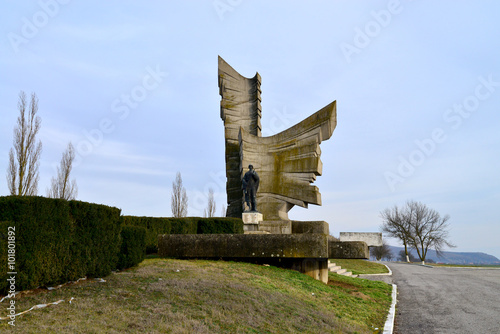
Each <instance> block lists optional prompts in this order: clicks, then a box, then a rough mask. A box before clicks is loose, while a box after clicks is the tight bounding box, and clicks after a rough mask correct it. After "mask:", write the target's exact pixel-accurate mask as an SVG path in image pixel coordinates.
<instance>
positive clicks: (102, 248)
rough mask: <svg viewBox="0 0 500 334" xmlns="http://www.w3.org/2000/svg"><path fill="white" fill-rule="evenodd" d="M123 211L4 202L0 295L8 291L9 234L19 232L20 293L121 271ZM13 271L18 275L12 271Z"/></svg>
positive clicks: (27, 200)
mask: <svg viewBox="0 0 500 334" xmlns="http://www.w3.org/2000/svg"><path fill="white" fill-rule="evenodd" d="M120 222H121V220H120V210H119V209H117V208H112V207H108V206H105V205H98V204H91V203H85V202H79V201H69V202H68V201H66V200H62V199H52V198H45V197H36V196H22V197H20V196H7V197H0V236H1V237H0V268H3V269H2V270H1V271H0V293H4V292H6V291H7V281H6V279H7V272H8V271H7V270H5V268H7V250H8V242H9V240H8V229H9V227H10V228H11V229H14V230H15V272H17V274H16V290H17V291H21V290H26V289H32V288H36V287H38V286H46V285H55V284H59V283H64V282H67V281H68V280H75V279H76V278H79V277H83V276H90V277H100V276H106V275H108V274H109V273H110V272H111V270H112V269H115V268H116V264H117V260H118V250H119V246H120V244H119V242H120V237H119V233H120ZM11 271H13V270H11Z"/></svg>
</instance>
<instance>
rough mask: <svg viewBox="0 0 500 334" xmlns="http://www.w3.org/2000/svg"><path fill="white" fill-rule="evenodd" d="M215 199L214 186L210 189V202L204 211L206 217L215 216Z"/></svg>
mask: <svg viewBox="0 0 500 334" xmlns="http://www.w3.org/2000/svg"><path fill="white" fill-rule="evenodd" d="M215 207H216V204H215V199H214V190H213V189H212V188H209V189H208V204H207V208H206V209H205V211H204V216H205V217H209V218H210V217H214V216H215Z"/></svg>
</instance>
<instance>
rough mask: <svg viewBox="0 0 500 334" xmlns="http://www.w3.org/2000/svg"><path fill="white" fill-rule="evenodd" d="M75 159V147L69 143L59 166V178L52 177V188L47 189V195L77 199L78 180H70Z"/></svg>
mask: <svg viewBox="0 0 500 334" xmlns="http://www.w3.org/2000/svg"><path fill="white" fill-rule="evenodd" d="M73 160H75V148H74V147H73V144H71V143H69V144H68V147H67V149H66V151H65V152H64V153H63V155H62V158H61V165H60V167H57V178H54V177H53V178H52V183H51V187H50V189H47V197H50V198H62V199H65V200H72V199H75V198H76V196H77V194H78V187H77V185H76V180H74V179H73V180H72V181H70V174H71V170H72V169H73Z"/></svg>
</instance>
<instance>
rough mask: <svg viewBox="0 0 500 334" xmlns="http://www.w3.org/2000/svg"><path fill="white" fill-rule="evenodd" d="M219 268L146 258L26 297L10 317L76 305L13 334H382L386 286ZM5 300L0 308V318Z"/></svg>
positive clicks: (21, 323) (25, 322)
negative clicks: (100, 279)
mask: <svg viewBox="0 0 500 334" xmlns="http://www.w3.org/2000/svg"><path fill="white" fill-rule="evenodd" d="M330 278H331V282H330V284H329V285H325V284H323V283H321V282H319V281H316V280H314V279H312V278H310V277H308V276H306V275H302V274H300V273H298V272H294V271H290V270H284V269H279V268H275V267H266V266H258V265H252V264H246V263H234V262H223V261H183V260H167V259H147V260H145V261H144V262H142V263H141V264H140V265H139V266H138V267H136V268H133V269H131V270H128V271H124V272H120V273H115V274H112V275H110V276H108V277H106V283H96V282H87V283H83V284H77V285H69V286H66V287H64V288H61V289H58V290H54V291H48V292H42V293H39V294H32V295H26V296H24V297H21V298H19V299H18V300H17V301H16V307H17V311H18V312H19V311H23V310H26V309H28V308H30V307H31V306H33V305H36V304H42V303H49V302H54V301H57V300H59V299H65V300H69V299H70V298H71V297H74V298H75V299H74V300H73V301H72V303H71V304H69V303H67V302H64V303H61V304H59V305H55V306H51V307H48V308H44V309H39V310H34V311H32V312H30V313H27V314H24V315H22V316H20V317H18V318H17V320H16V327H15V328H12V327H11V326H9V325H8V324H7V322H6V321H2V322H0V332H2V331H3V330H5V329H8V330H11V332H13V333H16V332H18V333H137V332H147V333H374V330H373V329H374V328H375V327H377V328H383V323H384V321H385V317H386V314H387V310H388V308H389V304H390V292H391V290H390V286H389V285H387V284H384V283H381V282H372V281H367V280H361V279H353V278H349V277H342V276H338V275H335V274H332V275H331V276H330ZM7 305H8V301H4V302H3V303H2V305H0V307H1V309H4V311H1V313H0V316H5V312H6V311H5V308H4V306H5V307H7Z"/></svg>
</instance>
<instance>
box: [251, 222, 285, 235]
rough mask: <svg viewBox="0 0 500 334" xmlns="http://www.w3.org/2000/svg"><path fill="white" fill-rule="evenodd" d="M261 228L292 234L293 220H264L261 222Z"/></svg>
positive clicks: (267, 230)
mask: <svg viewBox="0 0 500 334" xmlns="http://www.w3.org/2000/svg"><path fill="white" fill-rule="evenodd" d="M259 230H260V231H266V232H269V233H271V234H292V222H291V221H290V220H264V221H262V222H260V224H259Z"/></svg>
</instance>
